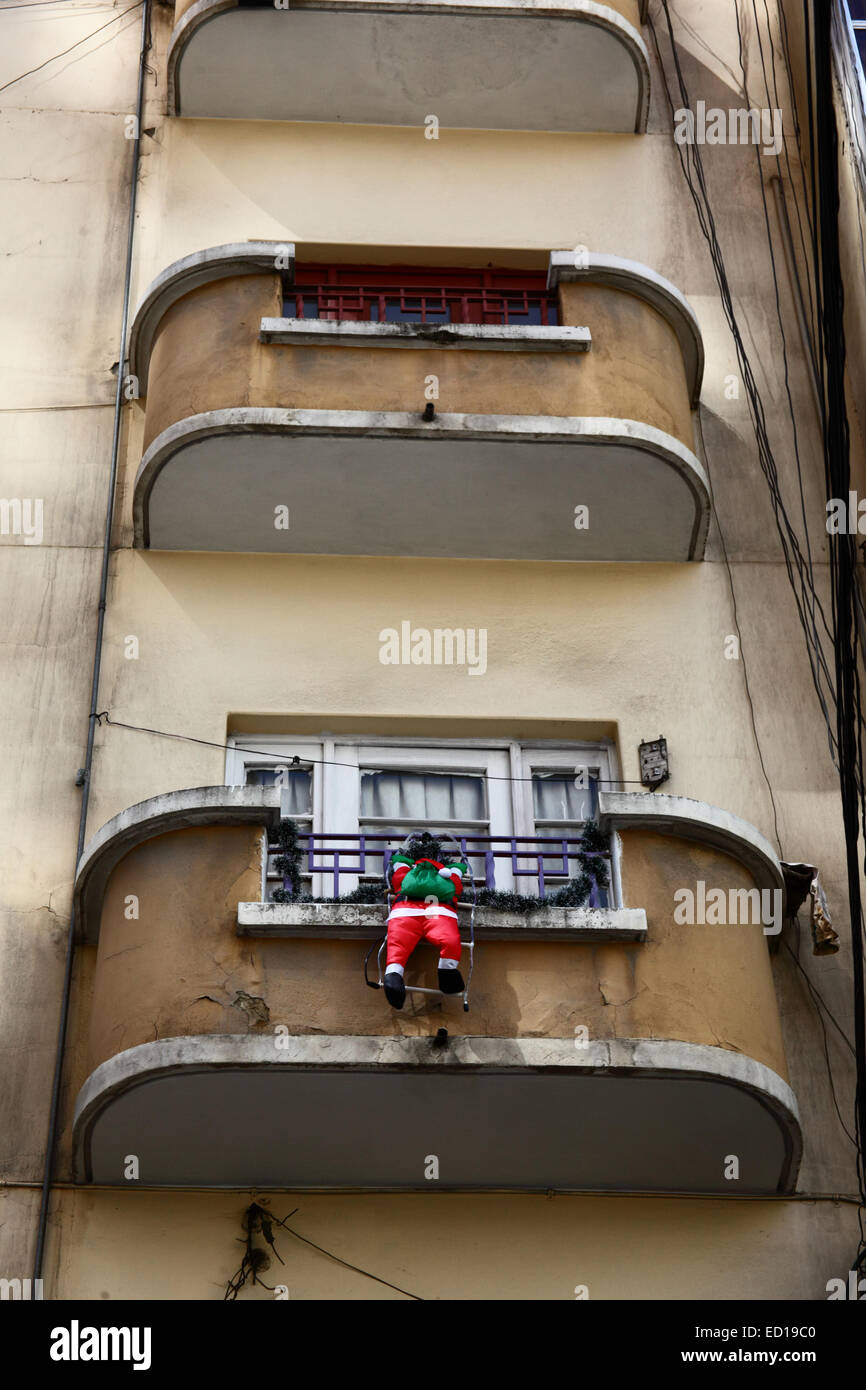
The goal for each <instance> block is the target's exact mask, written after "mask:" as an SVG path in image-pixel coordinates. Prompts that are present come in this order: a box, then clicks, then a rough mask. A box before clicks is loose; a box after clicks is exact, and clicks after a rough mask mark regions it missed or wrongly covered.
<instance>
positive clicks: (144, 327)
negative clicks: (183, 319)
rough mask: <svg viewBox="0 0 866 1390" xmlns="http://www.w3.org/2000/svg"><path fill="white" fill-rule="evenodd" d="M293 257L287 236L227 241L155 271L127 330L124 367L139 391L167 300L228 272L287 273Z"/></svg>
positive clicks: (142, 389) (143, 386) (171, 301)
mask: <svg viewBox="0 0 866 1390" xmlns="http://www.w3.org/2000/svg"><path fill="white" fill-rule="evenodd" d="M294 258H295V248H294V246H293V245H292V243H291V242H281V241H232V242H226V243H225V244H224V245H222V246H209V247H207V248H206V249H205V250H203V251H194V252H193V253H192V254H191V255H189V256H182V257H181V258H180V259H179V260H177V261H173V262H172V264H171V265H169V266H166V268H165V270H163V271H160V273H159V275H157V276H156V278H155V279H154V280H152V281H151V283H150V284H149V285H148V287H147V289H146V291H145V293H144V295H143V296H142V299H141V302H140V303H139V305H138V308H137V309H136V311H135V314H134V316H133V320H132V327H131V329H130V333H129V370H130V372H131V373H132V374H133V376H135V377H136V378H137V379H138V385H139V392H140V394H141V395H142V396H146V395H147V374H148V370H149V368H150V355H151V352H152V351H153V341H154V338H155V336H156V333H157V330H158V329H159V326H160V324H161V322H162V320H163V318H164V317H165V315H166V313H167V312H168V310H169V309H170V308H171V306H172V305H173V304H176V303H177V301H178V300H179V299H182V298H183V297H184V295H187V294H189V293H190V292H191V291H192V290H196V289H198V288H199V287H200V286H201V285H209V284H212V283H213V282H214V281H217V280H225V279H228V278H229V277H231V278H235V277H237V276H239V275H261V274H262V273H267V272H268V271H272V272H275V273H277V272H281V273H282V274H285V275H286V276H287V277H288V278H290V277H291V272H292V266H293V264H294ZM278 261H279V266H278V265H277V262H278Z"/></svg>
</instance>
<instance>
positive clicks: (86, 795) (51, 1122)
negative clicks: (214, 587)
mask: <svg viewBox="0 0 866 1390" xmlns="http://www.w3.org/2000/svg"><path fill="white" fill-rule="evenodd" d="M150 42H151V41H150V0H143V4H142V11H141V45H140V52H139V60H138V98H137V102H136V108H135V115H136V130H135V139H134V140H133V142H132V175H131V185H130V191H129V221H128V224H127V232H126V273H125V276H124V282H123V316H122V319H121V326H120V351H119V352H118V355H117V356H118V360H117V390H116V391H115V394H114V433H113V436H112V440H111V468H110V471H109V476H108V499H107V502H106V507H105V533H104V536H103V541H102V573H101V576H100V581H99V606H98V609H97V618H96V644H95V647H94V651H93V675H92V679H91V683H90V716H89V719H88V725H87V752H86V754H85V758H84V768H83V782H82V788H83V790H82V795H81V811H80V814H79V818H78V848H77V850H76V853H75V869H76V872H77V870H78V864H79V862H80V860H81V855H82V852H83V850H84V840H85V834H86V831H87V808H88V804H89V801H90V772H91V768H92V766H93V739H94V735H95V733H96V714H97V703H96V702H97V700H98V698H99V676H100V671H101V668H102V636H103V631H104V628H105V598H106V594H107V592H108V565H109V561H110V559H111V530H112V525H113V521H114V495H115V490H116V486H117V462H118V456H119V453H120V419H121V410H122V406H123V380H124V375H125V373H124V368H125V365H126V338H127V331H128V328H129V289H130V283H131V280H132V251H133V243H134V240H135V204H136V198H137V195H138V170H139V160H140V153H141V130H142V122H143V121H144V75H145V72H146V70H147V66H146V63H147V54H148V51H149V49H150ZM74 958H75V908H74V905H73V907H72V910H71V911H70V914H69V929H68V932H67V936H66V971H65V974H64V978H63V996H62V998H61V1002H60V1023H59V1026H58V1029H57V1050H56V1053H55V1056H54V1081H53V1083H52V1087H51V1109H50V1111H49V1115H48V1138H47V1139H46V1142H45V1166H44V1169H43V1175H42V1198H41V1201H40V1203H39V1226H38V1228H37V1232H36V1254H35V1256H34V1259H33V1278H34V1279H41V1277H42V1260H43V1256H44V1254H45V1229H46V1225H47V1222H48V1205H49V1201H50V1198H51V1179H52V1176H53V1171H54V1149H55V1145H56V1143H57V1115H58V1110H59V1106H60V1084H61V1081H62V1078H63V1054H64V1052H65V1050H66V1030H67V1025H68V1022H69V997H70V993H71V989H72V966H73V961H74Z"/></svg>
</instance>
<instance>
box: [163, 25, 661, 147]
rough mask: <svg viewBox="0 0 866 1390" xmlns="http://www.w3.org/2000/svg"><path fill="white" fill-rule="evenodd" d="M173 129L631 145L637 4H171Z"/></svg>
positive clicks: (636, 119)
mask: <svg viewBox="0 0 866 1390" xmlns="http://www.w3.org/2000/svg"><path fill="white" fill-rule="evenodd" d="M175 17H176V22H175V27H174V32H173V34H172V38H171V43H170V46H169V52H168V109H169V113H170V114H171V115H175V116H193V117H196V116H199V117H201V116H205V117H213V116H216V117H226V118H230V119H242V120H282V121H327V122H347V123H352V124H360V125H386V126H387V125H397V126H401V125H402V126H420V127H422V128H423V126H424V122H425V118H429V115H430V113H431V112H432V113H434V114H435V116H436V118H437V119H438V121H439V122H440V124H441V125H442V126H443V127H445V128H449V127H451V128H457V129H459V128H470V129H485V130H490V129H492V130H550V131H606V132H622V133H629V132H632V133H633V132H642V131H644V130H645V129H646V122H647V112H648V107H649V85H650V83H649V56H648V52H647V48H646V45H645V43H644V41H643V39H642V37H641V34H640V29H639V26H640V23H641V14H640V9H639V4H638V0H608V3H606V4H600V3H596V0H558V2H557V3H555V2H554V0H291V4H290V5H285V6H283V5H280V6H277V5H276V4H275V3H274V0H267V3H265V0H263V3H261V4H259V5H256V4H249V3H246V4H244V5H239V4H238V0H193V3H189V0H178V4H177V5H176V9H175Z"/></svg>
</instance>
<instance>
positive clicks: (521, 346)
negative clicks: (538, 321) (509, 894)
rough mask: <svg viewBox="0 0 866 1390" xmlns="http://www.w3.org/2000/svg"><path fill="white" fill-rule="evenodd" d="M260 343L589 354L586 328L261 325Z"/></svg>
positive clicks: (330, 321) (274, 321)
mask: <svg viewBox="0 0 866 1390" xmlns="http://www.w3.org/2000/svg"><path fill="white" fill-rule="evenodd" d="M259 338H260V339H261V341H262V342H263V343H284V344H287V345H288V346H290V347H395V346H398V345H399V346H400V347H409V348H430V347H435V348H475V349H477V350H483V351H485V352H589V350H590V348H591V346H592V335H591V333H590V331H589V329H588V328H577V327H574V326H570V325H559V326H557V327H550V326H543V325H534V324H531V325H523V324H498V323H491V324H480V323H366V322H363V321H360V320H359V321H353V320H349V319H344V320H342V321H337V320H333V319H262V322H261V327H260V329H259Z"/></svg>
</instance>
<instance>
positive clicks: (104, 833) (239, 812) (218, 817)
mask: <svg viewBox="0 0 866 1390" xmlns="http://www.w3.org/2000/svg"><path fill="white" fill-rule="evenodd" d="M279 812H280V792H279V788H277V787H226V786H213V787H185V788H184V789H183V790H182V791H175V792H165V793H163V794H162V795H160V796H151V797H148V799H147V800H146V801H139V802H137V803H136V804H135V805H134V806H129V807H127V809H126V810H125V811H121V812H120V814H119V815H116V816H112V818H111V820H109V821H106V823H105V825H103V826H102V827H101V828H100V829H99V830H98V831H97V832H96V834H95V835H94V836H93V838H92V839H91V840H89V841H88V843H87V845H86V846H85V849H84V853H83V854H82V856H81V860H80V862H79V865H78V872H77V874H76V878H75V888H74V898H73V902H74V909H75V918H76V922H77V924H78V931H79V935H80V936H82V937H83V939H84V940H85V941H96V940H97V939H98V936H99V916H100V912H101V909H102V900H103V897H104V894H105V886H106V884H107V882H108V879H109V877H110V876H111V873H112V870H113V869H114V868H115V867H116V865H117V864H119V863H120V861H121V860H122V859H123V858H124V857H125V855H127V854H128V853H129V852H130V850H132V849H134V848H135V847H136V846H137V845H140V844H142V843H143V842H144V841H146V840H151V839H153V838H154V837H155V836H157V835H163V834H165V833H166V832H168V831H171V830H180V829H184V828H186V827H189V826H197V825H243V824H249V823H252V824H254V825H262V826H267V827H273V826H275V825H276V824H277V823H278V821H279Z"/></svg>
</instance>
